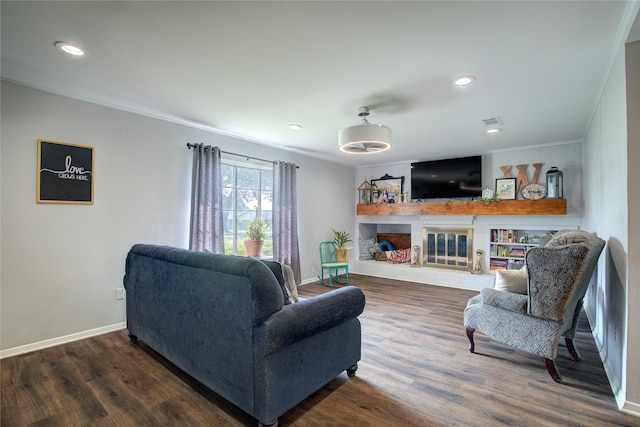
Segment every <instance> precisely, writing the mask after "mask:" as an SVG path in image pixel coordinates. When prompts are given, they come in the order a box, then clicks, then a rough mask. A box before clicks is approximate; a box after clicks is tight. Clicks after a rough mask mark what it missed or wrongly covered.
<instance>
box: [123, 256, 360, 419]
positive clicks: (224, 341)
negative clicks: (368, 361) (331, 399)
mask: <svg viewBox="0 0 640 427" xmlns="http://www.w3.org/2000/svg"><path fill="white" fill-rule="evenodd" d="M279 271H280V268H279V264H277V263H265V262H262V261H259V260H256V259H252V258H245V257H236V256H228V255H218V254H211V253H205V252H193V251H188V250H184V249H177V248H171V247H166V246H155V245H141V244H138V245H134V246H133V247H132V248H131V250H130V251H129V253H128V255H127V261H126V271H125V276H124V286H125V288H126V291H127V301H126V303H127V328H128V329H129V335H130V337H131V339H132V340H134V341H136V340H137V339H140V340H142V341H143V342H145V343H146V344H147V345H149V346H150V347H151V348H153V349H154V350H155V351H157V352H158V353H159V354H161V355H162V356H163V357H165V358H166V359H168V360H169V361H171V362H172V363H173V364H175V365H176V366H177V367H178V368H180V369H181V370H183V371H185V372H186V373H188V374H189V375H191V376H192V377H194V378H195V379H197V380H198V381H200V382H201V383H202V384H204V385H205V386H207V387H208V388H210V389H211V390H213V391H215V392H216V393H218V394H219V395H221V396H222V397H224V398H225V399H227V400H228V401H230V402H231V403H233V404H234V405H236V406H238V407H239V408H241V409H242V410H244V411H245V412H247V413H249V414H251V415H252V416H253V417H255V418H257V420H258V421H259V424H261V425H274V424H277V418H278V417H279V416H280V415H282V414H283V413H285V412H286V411H288V410H289V409H291V408H292V407H294V406H295V405H297V404H298V403H299V402H301V401H302V400H304V399H305V398H306V397H307V396H309V395H310V394H311V393H313V392H315V391H316V390H318V389H319V388H321V387H322V386H323V385H325V384H326V383H327V382H329V381H330V380H332V379H333V378H335V377H336V376H337V375H339V374H340V373H341V372H342V371H344V370H347V374H348V375H349V376H350V377H351V376H353V375H355V370H356V369H357V362H358V361H359V360H360V350H361V336H360V322H359V320H358V318H357V316H358V315H360V314H361V313H362V311H363V310H364V305H365V298H364V294H363V293H362V291H361V290H360V289H358V288H356V287H353V286H348V287H343V288H341V289H337V290H335V291H332V292H328V293H325V294H323V295H320V296H316V297H314V298H309V299H306V300H302V301H300V302H298V303H294V304H286V301H285V297H284V295H285V294H284V292H283V285H284V284H283V278H282V275H281V274H280V275H278V272H279ZM276 276H279V277H276Z"/></svg>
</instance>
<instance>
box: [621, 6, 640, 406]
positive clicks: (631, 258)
mask: <svg viewBox="0 0 640 427" xmlns="http://www.w3.org/2000/svg"><path fill="white" fill-rule="evenodd" d="M636 25H637V27H638V28H639V29H640V16H639V17H638V18H637V19H636ZM638 38H640V34H638ZM625 58H626V73H627V76H626V86H627V117H628V118H631V119H630V120H627V173H628V175H627V205H628V212H629V219H628V225H629V228H628V230H627V241H628V248H629V250H628V270H627V271H628V279H627V319H626V320H627V326H626V333H627V340H626V346H627V351H626V359H625V361H626V382H627V386H626V397H625V404H624V407H623V409H625V410H629V411H632V412H634V413H636V414H640V375H639V374H638V373H639V372H640V327H639V326H640V310H639V309H638V301H640V238H638V236H640V193H639V192H638V191H637V188H638V185H639V184H640V168H638V167H637V159H640V121H639V120H638V117H640V41H635V42H634V43H630V44H628V45H627V48H626V55H625ZM632 402H635V403H632Z"/></svg>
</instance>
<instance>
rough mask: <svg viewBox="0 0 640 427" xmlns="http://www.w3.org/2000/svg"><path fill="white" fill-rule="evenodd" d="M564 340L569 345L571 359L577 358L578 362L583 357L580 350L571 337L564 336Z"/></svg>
mask: <svg viewBox="0 0 640 427" xmlns="http://www.w3.org/2000/svg"><path fill="white" fill-rule="evenodd" d="M564 342H565V344H566V345H567V350H569V354H570V355H571V359H573V360H575V361H576V362H577V361H578V360H580V359H582V356H580V352H579V351H578V349H577V348H576V345H575V343H574V342H573V340H572V339H571V338H567V337H564Z"/></svg>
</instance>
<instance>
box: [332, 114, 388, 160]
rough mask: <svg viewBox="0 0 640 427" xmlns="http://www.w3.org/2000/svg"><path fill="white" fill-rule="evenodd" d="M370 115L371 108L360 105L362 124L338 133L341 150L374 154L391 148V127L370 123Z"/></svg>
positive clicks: (350, 152)
mask: <svg viewBox="0 0 640 427" xmlns="http://www.w3.org/2000/svg"><path fill="white" fill-rule="evenodd" d="M368 115H369V108H368V107H360V108H359V109H358V116H360V117H361V118H362V124H360V125H356V126H351V127H348V128H344V129H342V130H341V131H340V132H339V133H338V146H339V147H340V151H342V152H344V153H349V154H374V153H382V152H383V151H387V150H388V149H389V148H391V129H390V128H389V127H387V126H384V125H376V124H371V123H369V121H368V120H367V116H368Z"/></svg>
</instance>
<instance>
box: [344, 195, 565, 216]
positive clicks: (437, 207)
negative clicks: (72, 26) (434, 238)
mask: <svg viewBox="0 0 640 427" xmlns="http://www.w3.org/2000/svg"><path fill="white" fill-rule="evenodd" d="M356 213H357V215H566V214H567V199H542V200H501V201H499V202H490V203H489V204H486V203H485V202H483V201H481V200H474V201H462V202H422V203H391V204H380V205H364V204H358V206H357V209H356Z"/></svg>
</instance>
